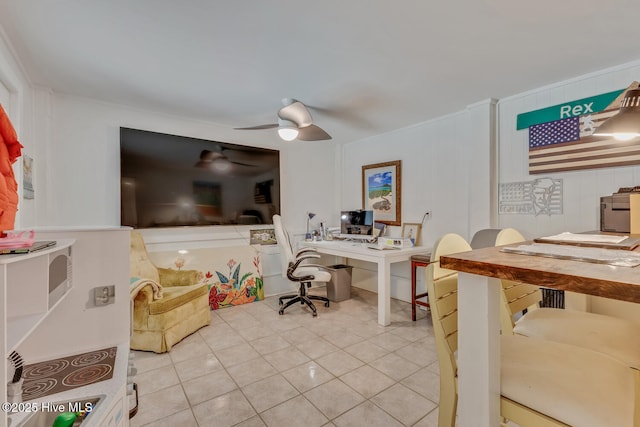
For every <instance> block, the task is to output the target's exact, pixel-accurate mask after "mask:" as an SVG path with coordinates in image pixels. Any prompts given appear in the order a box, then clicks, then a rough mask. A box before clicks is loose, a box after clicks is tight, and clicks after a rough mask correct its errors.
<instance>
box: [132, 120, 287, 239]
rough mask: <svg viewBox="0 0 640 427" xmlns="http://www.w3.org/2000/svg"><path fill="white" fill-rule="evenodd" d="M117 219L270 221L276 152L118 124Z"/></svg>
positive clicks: (275, 208)
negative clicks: (118, 188) (118, 194)
mask: <svg viewBox="0 0 640 427" xmlns="http://www.w3.org/2000/svg"><path fill="white" fill-rule="evenodd" d="M120 188H121V193H120V196H121V197H120V201H121V204H120V212H121V215H120V217H121V224H122V225H125V226H131V227H134V228H152V227H178V226H196V225H231V224H271V223H272V219H271V218H272V216H273V215H274V214H276V213H280V152H279V151H278V150H272V149H267V148H258V147H248V146H243V145H238V144H231V143H227V142H220V141H209V140H204V139H196V138H189V137H184V136H176V135H168V134H163V133H157V132H150V131H144V130H137V129H130V128H120Z"/></svg>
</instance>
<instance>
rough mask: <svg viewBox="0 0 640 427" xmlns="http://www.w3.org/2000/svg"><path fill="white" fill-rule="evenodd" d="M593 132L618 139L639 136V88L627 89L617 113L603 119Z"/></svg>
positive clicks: (622, 139) (629, 138)
mask: <svg viewBox="0 0 640 427" xmlns="http://www.w3.org/2000/svg"><path fill="white" fill-rule="evenodd" d="M593 134H594V135H596V136H612V137H614V138H615V139H617V140H619V141H629V140H632V139H634V138H637V137H640V89H633V90H630V91H628V92H627V94H626V95H625V97H624V99H623V100H622V103H621V104H620V111H619V112H618V114H616V115H614V116H611V117H610V118H608V119H607V120H606V121H604V122H603V123H602V124H601V125H600V126H598V127H597V128H596V130H595V132H594V133H593Z"/></svg>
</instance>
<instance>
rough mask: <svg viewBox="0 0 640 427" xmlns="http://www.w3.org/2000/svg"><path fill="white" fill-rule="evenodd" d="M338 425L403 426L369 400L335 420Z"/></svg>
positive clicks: (354, 426)
mask: <svg viewBox="0 0 640 427" xmlns="http://www.w3.org/2000/svg"><path fill="white" fill-rule="evenodd" d="M333 423H334V424H335V425H336V427H402V424H401V423H400V422H399V421H398V420H396V419H394V418H393V417H392V416H391V415H389V414H387V413H386V412H384V411H383V410H382V409H380V408H379V407H377V406H376V405H374V404H373V403H371V401H369V400H367V401H365V402H364V403H362V404H361V405H358V406H356V407H355V408H353V409H351V410H350V411H348V412H346V413H344V414H342V415H341V416H339V417H338V418H336V419H334V420H333Z"/></svg>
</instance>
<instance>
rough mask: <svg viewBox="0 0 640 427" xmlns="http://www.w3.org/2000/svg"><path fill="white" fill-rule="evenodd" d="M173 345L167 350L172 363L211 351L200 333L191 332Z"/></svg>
mask: <svg viewBox="0 0 640 427" xmlns="http://www.w3.org/2000/svg"><path fill="white" fill-rule="evenodd" d="M178 344H180V345H175V346H173V348H172V349H171V351H170V352H169V356H170V357H171V360H173V363H178V362H182V361H183V360H187V359H191V358H192V357H195V356H201V355H205V354H207V353H211V349H210V348H209V346H208V345H207V343H206V341H205V340H204V339H203V338H202V336H201V335H200V334H191V335H189V336H188V337H187V338H185V339H183V340H182V341H181V342H179V343H178Z"/></svg>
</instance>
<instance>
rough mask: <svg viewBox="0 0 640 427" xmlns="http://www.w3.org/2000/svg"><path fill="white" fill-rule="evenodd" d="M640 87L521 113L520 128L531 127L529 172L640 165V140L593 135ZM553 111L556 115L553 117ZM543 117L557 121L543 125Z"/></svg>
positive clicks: (636, 84) (519, 117) (631, 86)
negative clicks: (639, 154)
mask: <svg viewBox="0 0 640 427" xmlns="http://www.w3.org/2000/svg"><path fill="white" fill-rule="evenodd" d="M639 86H640V84H639V83H638V82H633V83H632V84H631V85H630V86H629V87H628V88H626V89H625V90H622V91H616V92H609V93H607V94H603V95H598V96H596V97H593V98H585V99H582V100H578V101H572V102H569V103H567V104H561V105H556V106H554V107H548V108H545V109H542V110H536V111H532V112H529V113H523V114H520V115H519V116H518V129H522V126H524V125H525V124H528V128H529V173H530V174H543V173H552V172H565V171H572V170H581V169H595V168H604V167H612V166H625V165H636V164H640V159H639V158H638V156H637V152H638V151H640V141H637V140H636V141H630V142H629V141H627V142H622V141H617V140H615V139H613V138H610V137H605V136H593V133H594V131H595V129H596V128H597V127H598V126H599V125H600V124H601V123H603V122H604V121H605V120H606V119H608V118H609V117H611V116H613V115H615V114H617V113H618V110H619V109H620V103H621V101H622V99H623V98H624V96H625V95H626V93H627V92H628V91H629V90H631V89H637V88H638V87H639ZM616 94H617V96H616ZM612 97H615V98H614V99H613V100H612V101H611V102H609V104H607V105H606V106H603V104H604V102H606V101H608V100H610V99H611V98H612ZM552 110H553V111H555V115H552V114H551V111H552ZM543 113H544V114H543ZM542 117H555V118H557V119H556V120H552V121H546V122H540V120H543V119H541V118H542Z"/></svg>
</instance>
